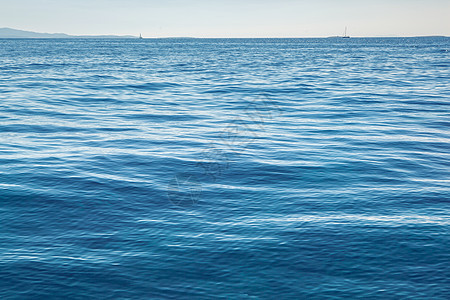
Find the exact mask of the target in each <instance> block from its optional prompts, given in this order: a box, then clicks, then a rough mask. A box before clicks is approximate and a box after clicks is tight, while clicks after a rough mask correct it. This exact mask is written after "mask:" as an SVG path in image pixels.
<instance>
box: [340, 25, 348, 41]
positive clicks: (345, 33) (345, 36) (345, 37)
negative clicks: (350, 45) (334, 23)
mask: <svg viewBox="0 0 450 300" xmlns="http://www.w3.org/2000/svg"><path fill="white" fill-rule="evenodd" d="M342 38H343V39H349V38H350V36H348V35H347V26H345V31H344V35H343V36H342Z"/></svg>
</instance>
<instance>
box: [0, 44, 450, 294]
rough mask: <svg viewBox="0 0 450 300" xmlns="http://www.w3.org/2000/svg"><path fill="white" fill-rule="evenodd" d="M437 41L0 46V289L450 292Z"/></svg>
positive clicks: (447, 168)
mask: <svg viewBox="0 0 450 300" xmlns="http://www.w3.org/2000/svg"><path fill="white" fill-rule="evenodd" d="M449 51H450V38H370V39H365V38H352V39H334V38H330V39H151V40H150V39H149V40H145V39H144V40H82V39H67V40H27V39H23V40H12V39H11V40H7V39H4V40H0V298H1V299H349V298H353V299H354V298H367V299H449V298H450V279H449V274H450V255H449V253H450V251H449V249H450V237H449V228H450V215H449V204H450V153H449V150H450V131H449V128H450V102H449V97H450V52H449Z"/></svg>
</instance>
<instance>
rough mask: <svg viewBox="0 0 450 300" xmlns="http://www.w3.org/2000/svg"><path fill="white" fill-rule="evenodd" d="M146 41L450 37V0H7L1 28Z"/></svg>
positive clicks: (2, 3)
mask: <svg viewBox="0 0 450 300" xmlns="http://www.w3.org/2000/svg"><path fill="white" fill-rule="evenodd" d="M1 27H10V28H15V29H21V30H29V31H36V32H48V33H67V34H73V35H97V34H117V35H128V34H130V35H139V33H142V35H143V36H144V37H182V36H183V37H224V38H227V37H327V36H335V35H342V34H343V32H344V29H345V27H348V32H347V33H348V34H349V35H351V36H421V35H446V36H450V0H375V1H372V0H367V1H364V0H360V1H357V0H310V1H305V0H184V1H182V0H165V1H155V0H0V28H1Z"/></svg>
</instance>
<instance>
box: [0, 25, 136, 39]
mask: <svg viewBox="0 0 450 300" xmlns="http://www.w3.org/2000/svg"><path fill="white" fill-rule="evenodd" d="M0 38H10V39H14V38H17V39H74V38H94V39H95V38H96V39H108V38H138V37H137V36H132V35H69V34H65V33H39V32H33V31H25V30H18V29H13V28H0Z"/></svg>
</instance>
